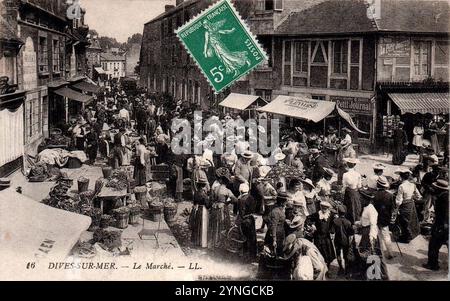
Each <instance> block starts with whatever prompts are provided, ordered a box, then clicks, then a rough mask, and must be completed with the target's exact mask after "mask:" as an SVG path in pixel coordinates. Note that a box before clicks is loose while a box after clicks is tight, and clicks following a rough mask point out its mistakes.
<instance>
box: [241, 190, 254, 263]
mask: <svg viewBox="0 0 450 301" xmlns="http://www.w3.org/2000/svg"><path fill="white" fill-rule="evenodd" d="M249 191H250V188H249V186H248V185H247V184H245V183H244V184H241V185H240V186H239V193H240V195H239V197H238V200H237V208H238V210H237V211H238V214H237V217H236V224H237V225H239V227H240V229H241V232H242V234H243V235H244V237H245V243H244V250H243V251H244V257H245V259H246V260H248V261H250V262H252V261H253V260H254V259H256V252H257V246H256V228H255V218H254V217H253V214H254V213H256V212H255V211H256V210H255V209H256V203H255V199H254V198H253V197H252V196H251V195H250V194H249Z"/></svg>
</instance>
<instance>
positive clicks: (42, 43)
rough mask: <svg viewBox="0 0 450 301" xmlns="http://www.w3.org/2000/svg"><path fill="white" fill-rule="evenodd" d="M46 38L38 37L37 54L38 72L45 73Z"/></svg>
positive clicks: (46, 67) (46, 56) (46, 61)
mask: <svg viewBox="0 0 450 301" xmlns="http://www.w3.org/2000/svg"><path fill="white" fill-rule="evenodd" d="M47 47H48V46H47V37H43V36H40V37H39V53H38V56H39V57H38V61H39V72H40V73H47V72H48V48H47Z"/></svg>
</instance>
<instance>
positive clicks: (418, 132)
mask: <svg viewBox="0 0 450 301" xmlns="http://www.w3.org/2000/svg"><path fill="white" fill-rule="evenodd" d="M423 134H424V129H423V126H422V123H421V122H417V124H416V126H415V127H414V129H413V135H414V137H413V140H412V145H414V148H415V149H416V152H417V154H418V155H419V162H422V155H423Z"/></svg>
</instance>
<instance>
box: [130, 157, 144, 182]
mask: <svg viewBox="0 0 450 301" xmlns="http://www.w3.org/2000/svg"><path fill="white" fill-rule="evenodd" d="M145 169H146V168H145V165H142V164H141V162H139V158H136V160H135V161H134V172H133V178H134V180H135V181H136V186H144V185H145V183H147V176H146V174H145V171H146V170H145Z"/></svg>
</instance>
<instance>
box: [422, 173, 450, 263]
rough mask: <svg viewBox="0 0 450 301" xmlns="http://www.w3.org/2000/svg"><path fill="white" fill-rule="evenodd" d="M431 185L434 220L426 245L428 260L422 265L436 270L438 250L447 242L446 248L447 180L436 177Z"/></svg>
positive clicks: (447, 221)
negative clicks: (434, 196)
mask: <svg viewBox="0 0 450 301" xmlns="http://www.w3.org/2000/svg"><path fill="white" fill-rule="evenodd" d="M433 187H434V188H435V190H436V193H437V198H436V200H435V205H434V210H435V220H434V224H433V227H432V228H431V238H430V243H429V245H428V262H427V263H426V264H424V265H423V267H424V268H426V269H429V270H433V271H437V270H439V250H440V249H441V247H442V245H444V244H447V248H448V223H449V220H448V218H449V217H448V207H449V203H448V197H449V196H448V181H445V180H443V179H438V180H436V182H434V183H433Z"/></svg>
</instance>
